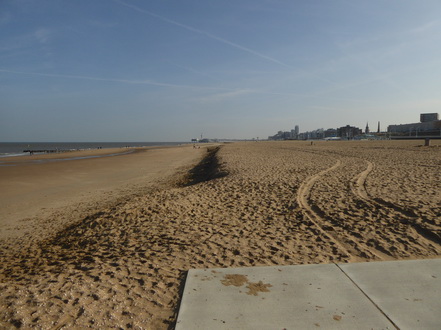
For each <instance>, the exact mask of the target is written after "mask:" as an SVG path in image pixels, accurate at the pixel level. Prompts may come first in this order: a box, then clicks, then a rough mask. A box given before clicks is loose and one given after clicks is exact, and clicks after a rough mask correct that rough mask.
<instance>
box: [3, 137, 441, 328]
mask: <svg viewBox="0 0 441 330" xmlns="http://www.w3.org/2000/svg"><path fill="white" fill-rule="evenodd" d="M423 145H424V141H420V140H413V141H357V142H356V141H328V142H326V141H317V142H314V144H313V145H311V143H310V142H309V141H306V142H305V141H280V142H266V141H262V142H237V143H229V144H221V145H219V146H207V147H206V146H203V147H201V148H200V149H194V148H193V147H192V146H191V145H190V146H180V147H170V148H149V149H136V150H133V152H131V153H130V154H124V155H116V156H109V157H102V158H86V159H77V160H64V161H63V160H59V161H51V160H50V159H46V160H45V161H42V162H39V163H36V162H35V160H36V159H37V158H35V157H34V156H33V157H34V158H32V157H22V158H20V159H18V160H17V159H12V158H11V159H8V160H7V162H9V164H6V165H11V166H0V182H1V185H2V189H1V190H0V222H1V228H0V265H1V266H0V283H1V284H0V328H12V327H17V328H18V327H23V328H28V327H37V328H54V329H61V328H123V329H128V328H135V329H172V328H173V326H174V322H175V321H176V316H177V312H178V308H179V303H180V297H181V293H182V288H183V285H184V282H185V276H186V272H187V271H188V269H190V268H211V267H249V266H263V265H296V264H316V263H332V262H369V261H382V260H396V259H420V258H439V257H440V256H441V140H433V141H431V146H430V147H424V146H423ZM207 149H208V151H210V152H207ZM123 151H126V150H123ZM107 152H110V153H112V154H113V153H115V151H107ZM119 152H122V151H121V150H119ZM81 155H82V154H79V155H73V154H72V155H66V157H73V156H75V157H80V156H81ZM38 157H40V156H38ZM45 157H49V158H50V157H57V155H47V156H42V158H45ZM204 157H205V158H204ZM40 158H41V157H40ZM203 158H204V161H202V163H199V162H200V161H201V160H203ZM43 160H44V159H43ZM198 163H199V166H196V164H198ZM3 165H4V164H3ZM12 165H14V166H12ZM195 166H196V167H195ZM192 169H193V170H192Z"/></svg>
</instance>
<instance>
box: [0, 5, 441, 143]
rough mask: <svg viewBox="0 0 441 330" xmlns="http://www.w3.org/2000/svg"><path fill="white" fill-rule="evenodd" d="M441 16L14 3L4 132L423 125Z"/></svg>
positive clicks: (390, 8) (353, 8) (361, 9)
mask: <svg viewBox="0 0 441 330" xmlns="http://www.w3.org/2000/svg"><path fill="white" fill-rule="evenodd" d="M440 12H441V3H440V2H439V1H434V0H433V1H431V0H423V1H420V2H415V1H411V0H402V1H396V0H394V1H384V0H375V1H369V2H365V1H354V2H348V1H343V0H336V1H332V2H329V1H324V0H319V1H314V2H297V1H294V2H274V1H265V0H259V1H251V0H245V1H240V2H199V1H194V0H190V1H186V2H185V3H183V2H180V1H168V2H153V3H151V2H140V1H136V0H113V1H104V0H97V1H93V2H90V1H74V2H71V1H55V0H41V1H33V0H29V1H24V0H20V1H12V0H5V1H2V2H1V3H0V39H1V40H2V45H1V46H0V59H1V61H0V100H1V102H0V141H3V142H8V141H78V142H81V141H97V142H99V141H189V140H190V139H191V138H194V137H197V136H199V135H200V132H203V133H204V136H207V137H212V138H232V139H248V138H252V137H257V136H260V137H267V136H269V135H271V134H273V133H274V132H277V131H278V130H280V128H282V129H283V127H285V126H286V125H287V123H288V122H289V123H298V124H299V125H300V127H301V128H302V130H305V131H308V130H313V129H316V128H317V127H324V128H326V127H339V126H341V125H342V124H343V123H350V124H351V125H354V126H358V127H364V126H365V125H366V122H368V121H372V122H375V123H376V122H377V121H380V122H381V123H382V126H383V129H385V128H386V127H387V126H388V125H394V124H403V123H409V122H413V121H414V120H415V116H417V115H418V114H419V113H424V112H426V113H430V112H441V111H440V109H441V97H440V95H439V76H440V75H441V19H440V18H439V13H440ZM416 114H417V115H416ZM373 119H375V120H373ZM371 128H373V127H371ZM287 129H288V128H287ZM289 129H291V128H289Z"/></svg>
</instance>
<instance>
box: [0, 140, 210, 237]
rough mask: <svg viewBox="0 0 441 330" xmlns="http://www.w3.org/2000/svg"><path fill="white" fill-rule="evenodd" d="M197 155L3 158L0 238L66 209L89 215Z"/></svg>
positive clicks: (154, 152) (169, 150)
mask: <svg viewBox="0 0 441 330" xmlns="http://www.w3.org/2000/svg"><path fill="white" fill-rule="evenodd" d="M200 154H202V152H201V151H197V150H193V149H191V148H190V147H188V146H158V147H146V148H134V149H131V150H130V151H129V152H128V151H127V149H120V148H118V149H99V150H98V149H97V150H82V151H74V152H69V153H65V154H56V155H55V154H44V155H33V156H25V157H15V158H8V160H7V161H6V162H4V163H3V166H0V182H2V186H3V189H2V190H1V191H0V219H1V221H0V222H1V225H2V226H1V227H0V238H4V237H7V236H10V237H16V236H17V235H19V236H20V235H22V234H23V233H24V232H29V229H30V228H32V226H35V225H36V223H38V221H42V222H45V218H47V217H50V216H51V215H52V214H54V213H57V212H61V213H63V212H64V213H65V210H63V209H65V208H67V209H72V212H74V213H79V217H80V218H81V212H78V211H77V210H76V209H77V208H80V209H94V208H97V206H98V205H104V204H108V203H109V202H110V201H111V200H114V199H118V198H124V197H125V195H131V194H133V193H135V192H136V191H137V190H140V189H143V187H148V186H149V185H154V184H156V183H157V182H161V181H164V180H166V179H167V178H168V177H169V176H172V175H173V174H174V173H175V172H177V171H179V170H182V169H181V167H188V166H192V164H193V163H194V162H196V161H197V160H198V159H199V157H201V155H200ZM4 165H9V166H4ZM88 205H91V206H88ZM94 205H95V206H94ZM64 217H65V218H70V217H71V216H70V215H67V216H64ZM34 218H35V219H39V220H36V221H34ZM14 228H17V229H16V230H14ZM26 228H28V229H26Z"/></svg>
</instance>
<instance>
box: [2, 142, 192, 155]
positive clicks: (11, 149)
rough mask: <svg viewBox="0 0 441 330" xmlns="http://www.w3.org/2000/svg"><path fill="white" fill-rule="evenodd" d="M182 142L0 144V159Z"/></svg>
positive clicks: (169, 144) (172, 144) (167, 144)
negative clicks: (35, 152)
mask: <svg viewBox="0 0 441 330" xmlns="http://www.w3.org/2000/svg"><path fill="white" fill-rule="evenodd" d="M182 143H183V142H0V157H9V156H20V155H29V153H24V152H23V151H24V150H85V149H98V148H102V149H105V148H125V147H152V146H174V145H179V144H182Z"/></svg>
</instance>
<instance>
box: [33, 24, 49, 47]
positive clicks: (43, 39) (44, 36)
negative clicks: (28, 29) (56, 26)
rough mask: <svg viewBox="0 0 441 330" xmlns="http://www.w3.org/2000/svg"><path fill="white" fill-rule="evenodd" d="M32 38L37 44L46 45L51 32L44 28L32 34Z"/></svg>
mask: <svg viewBox="0 0 441 330" xmlns="http://www.w3.org/2000/svg"><path fill="white" fill-rule="evenodd" d="M34 36H35V38H36V39H37V40H38V42H39V43H42V44H46V43H48V41H49V39H50V38H51V37H52V31H51V30H49V29H46V28H39V29H38V30H36V31H35V32H34Z"/></svg>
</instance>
